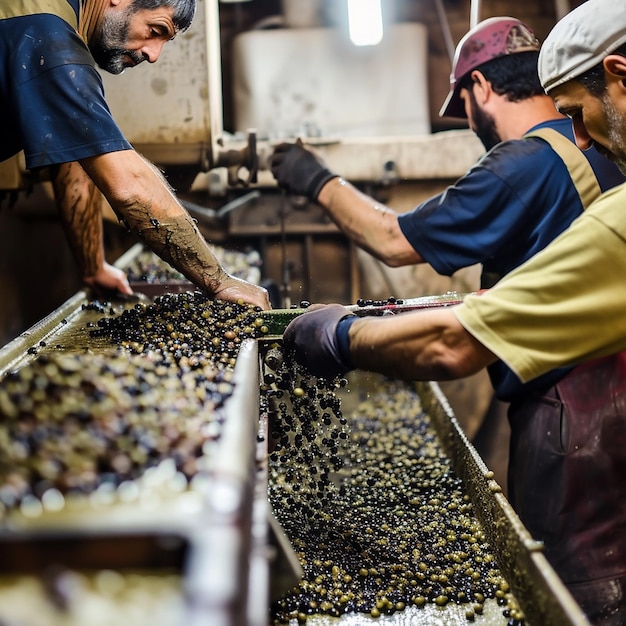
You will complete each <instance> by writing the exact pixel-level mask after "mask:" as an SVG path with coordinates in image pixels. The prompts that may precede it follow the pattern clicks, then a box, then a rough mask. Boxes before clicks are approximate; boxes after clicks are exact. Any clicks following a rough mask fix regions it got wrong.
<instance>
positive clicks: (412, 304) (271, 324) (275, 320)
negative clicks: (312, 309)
mask: <svg viewBox="0 0 626 626" xmlns="http://www.w3.org/2000/svg"><path fill="white" fill-rule="evenodd" d="M470 293H472V294H474V293H482V291H481V292H477V291H476V292H470ZM470 293H457V292H456V291H449V292H447V293H444V294H440V295H434V296H421V297H419V298H405V299H397V300H382V301H375V302H374V301H371V302H370V301H367V302H366V303H363V304H353V305H347V306H346V311H348V312H350V313H354V314H355V315H358V316H359V317H366V316H377V315H395V314H398V313H405V312H408V311H418V310H421V309H433V308H440V307H446V306H452V305H455V304H460V303H461V302H463V299H464V298H465V296H467V295H470ZM306 311H307V309H305V308H294V309H272V310H269V311H263V313H262V314H261V316H262V318H263V320H264V322H265V325H266V326H267V327H268V333H267V336H266V337H264V339H265V340H267V339H277V338H280V337H281V336H282V334H283V333H284V332H285V328H287V326H288V325H289V322H291V321H292V320H293V319H295V318H296V317H298V316H299V315H302V314H303V313H306Z"/></svg>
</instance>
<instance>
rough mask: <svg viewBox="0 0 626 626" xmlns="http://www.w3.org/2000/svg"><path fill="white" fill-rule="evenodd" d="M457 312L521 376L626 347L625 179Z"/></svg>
mask: <svg viewBox="0 0 626 626" xmlns="http://www.w3.org/2000/svg"><path fill="white" fill-rule="evenodd" d="M455 314H456V317H457V319H458V320H459V322H460V323H461V324H462V325H463V327H464V328H465V329H466V330H467V331H468V332H469V333H471V334H472V335H473V336H474V337H476V339H478V340H479V341H480V342H481V343H482V344H483V345H485V346H486V347H487V348H488V349H489V350H491V351H492V352H493V353H494V354H495V355H496V356H498V358H500V359H501V360H502V361H504V362H505V363H506V364H507V365H508V366H509V367H510V368H511V369H512V370H513V371H514V372H515V373H516V374H517V375H518V376H519V378H520V379H521V380H522V381H523V382H528V381H529V380H531V379H533V378H535V377H537V376H540V375H541V374H545V373H546V372H548V371H550V370H552V369H555V368H557V367H560V366H564V365H574V364H576V363H580V362H582V361H586V360H589V359H593V358H596V357H600V356H605V355H607V354H612V353H615V352H619V351H621V350H624V349H626V184H624V185H620V186H619V187H615V188H614V189H612V190H610V191H609V192H607V193H605V194H603V195H602V196H600V198H598V199H597V200H596V201H595V202H594V203H593V204H592V205H591V206H590V207H589V208H588V209H587V210H586V211H585V212H584V213H583V214H582V215H581V216H580V217H579V218H578V219H576V220H575V221H574V222H573V223H572V225H571V226H570V228H569V229H568V230H566V231H565V232H564V233H563V234H561V235H560V236H559V237H557V238H556V239H555V240H554V241H553V242H552V243H551V244H550V245H549V246H548V247H547V248H545V249H544V250H543V251H542V252H539V253H538V254H537V255H535V256H534V257H533V258H532V259H530V260H529V261H527V262H526V263H524V264H523V265H521V266H520V267H518V268H517V269H516V270H514V271H513V272H511V273H510V274H508V275H507V276H506V277H505V278H504V279H503V280H502V281H500V283H498V284H497V285H496V286H495V287H494V288H493V289H491V290H490V291H488V292H487V293H485V294H484V295H482V296H468V297H466V298H465V301H464V302H463V304H462V305H460V306H458V307H456V308H455Z"/></svg>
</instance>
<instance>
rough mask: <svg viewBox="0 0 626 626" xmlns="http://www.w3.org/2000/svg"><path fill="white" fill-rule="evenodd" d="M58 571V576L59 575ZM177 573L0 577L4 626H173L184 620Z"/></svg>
mask: <svg viewBox="0 0 626 626" xmlns="http://www.w3.org/2000/svg"><path fill="white" fill-rule="evenodd" d="M57 570H58V571H57ZM182 585H183V581H182V580H181V577H180V576H179V575H177V574H175V573H169V572H168V571H167V570H165V571H163V572H158V573H157V572H155V571H147V572H146V571H124V572H117V571H114V570H99V571H95V572H91V571H90V572H81V571H75V570H66V569H58V568H52V571H46V572H45V574H44V575H43V576H42V577H35V576H11V577H4V576H3V577H0V621H1V623H2V625H3V626H25V625H28V626H85V625H86V624H92V625H97V624H99V625H103V624H133V626H172V625H173V624H184V623H185V620H186V618H187V617H188V615H187V611H186V607H185V597H184V594H183V591H182Z"/></svg>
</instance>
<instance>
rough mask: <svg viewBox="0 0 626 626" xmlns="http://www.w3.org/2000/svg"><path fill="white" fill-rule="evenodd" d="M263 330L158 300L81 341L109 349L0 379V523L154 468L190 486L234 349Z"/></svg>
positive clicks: (182, 300) (204, 301) (195, 302)
mask: <svg viewBox="0 0 626 626" xmlns="http://www.w3.org/2000/svg"><path fill="white" fill-rule="evenodd" d="M263 330H264V328H263V320H262V318H260V317H259V310H258V309H257V308H256V307H252V306H249V305H244V304H236V303H235V304H233V303H228V302H221V301H211V300H209V299H208V298H207V297H206V296H205V295H204V294H202V293H200V292H187V293H181V294H170V295H166V296H161V297H159V298H157V299H156V300H155V301H154V303H152V304H149V305H145V304H137V305H135V307H134V308H132V309H128V310H124V311H123V312H122V313H121V314H119V315H115V316H113V317H107V316H104V317H102V318H100V319H99V321H98V327H97V329H95V330H92V331H90V334H91V335H92V336H96V337H99V338H100V339H102V340H103V341H104V342H105V343H106V342H107V341H109V342H110V343H111V347H110V348H108V350H107V351H106V352H105V353H104V354H98V353H92V352H86V353H81V352H62V353H51V354H42V355H40V356H39V358H37V359H36V360H34V361H33V362H31V363H30V364H28V365H26V366H23V367H22V368H20V369H18V370H17V371H15V372H13V373H11V374H9V375H7V376H5V378H4V379H3V380H2V381H0V519H1V518H2V517H3V515H5V514H6V513H7V512H8V511H10V510H12V509H14V508H16V507H18V506H19V507H21V509H22V511H23V512H27V511H29V510H32V511H35V510H39V509H41V507H42V506H43V508H45V507H46V506H47V505H48V504H49V505H50V506H51V507H56V508H58V506H59V502H61V503H62V502H63V498H64V496H65V495H66V494H68V493H91V492H93V491H94V490H98V489H99V487H101V486H103V485H104V486H106V485H108V486H110V487H113V488H115V487H117V486H119V485H120V484H122V483H125V484H126V483H128V481H132V480H135V479H137V478H139V477H141V476H142V475H143V474H144V473H145V472H146V470H148V469H150V468H152V467H155V466H160V465H162V464H163V463H164V462H167V463H168V464H170V465H171V464H174V471H175V473H176V476H178V477H180V478H181V479H184V480H186V481H188V480H189V479H191V478H193V477H194V476H195V475H196V474H197V472H198V470H199V469H200V468H201V465H202V463H203V462H204V461H206V458H207V456H206V455H207V452H208V451H209V449H210V447H211V445H213V442H215V441H216V440H217V439H218V438H219V435H220V431H221V420H222V419H223V415H221V414H220V412H219V409H220V407H221V406H222V404H223V403H224V401H225V400H226V399H227V398H228V397H229V396H230V395H231V394H232V392H233V382H232V377H233V366H234V364H235V362H236V358H237V354H238V351H239V347H240V344H241V341H242V339H243V338H246V337H251V338H254V337H257V336H259V335H261V334H262V333H263ZM106 345H108V344H106ZM28 507H31V508H30V509H29V508H28Z"/></svg>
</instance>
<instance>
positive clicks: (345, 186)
mask: <svg viewBox="0 0 626 626" xmlns="http://www.w3.org/2000/svg"><path fill="white" fill-rule="evenodd" d="M317 202H318V203H319V204H320V205H321V206H323V207H324V208H325V209H326V211H327V212H328V214H329V215H330V216H331V218H332V219H333V221H334V222H335V223H336V224H337V226H338V227H339V228H340V230H341V231H342V232H343V233H344V234H345V235H346V236H347V237H348V238H349V239H351V240H352V241H354V243H355V244H356V245H357V246H359V247H360V248H363V249H364V250H367V251H368V252H369V253H370V254H372V255H373V256H375V257H376V258H377V259H379V260H380V261H382V262H383V263H385V264H386V265H388V266H390V267H400V266H402V265H414V264H416V263H424V259H423V258H422V257H421V255H420V254H419V253H418V252H417V251H416V250H415V249H414V248H413V246H412V245H411V244H410V243H409V242H408V240H407V238H406V237H405V236H404V234H403V233H402V231H401V230H400V226H399V224H398V216H397V214H396V212H395V211H393V210H392V209H390V208H389V207H387V206H385V205H383V204H380V203H379V202H376V200H374V199H373V198H370V197H369V196H366V195H365V194H364V193H361V192H360V191H359V190H358V189H357V188H356V187H354V186H353V185H351V184H350V183H348V182H346V181H345V180H343V179H342V178H333V179H332V180H330V181H329V182H328V183H326V184H325V185H324V187H322V189H321V191H320V193H319V195H318V197H317Z"/></svg>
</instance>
